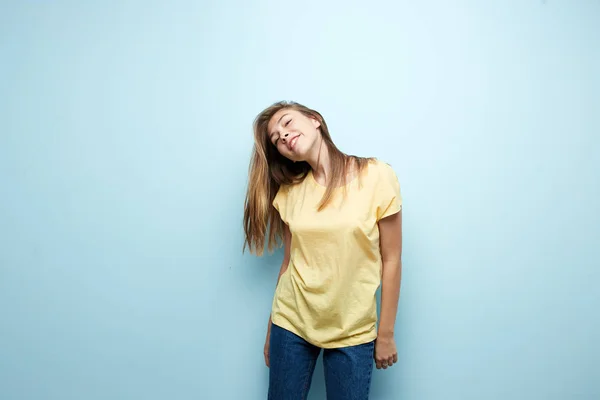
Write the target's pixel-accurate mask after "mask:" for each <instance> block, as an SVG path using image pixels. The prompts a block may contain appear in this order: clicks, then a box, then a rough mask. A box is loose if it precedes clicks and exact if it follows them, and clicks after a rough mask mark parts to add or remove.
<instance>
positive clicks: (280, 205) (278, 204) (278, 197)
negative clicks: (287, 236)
mask: <svg viewBox="0 0 600 400" xmlns="http://www.w3.org/2000/svg"><path fill="white" fill-rule="evenodd" d="M286 203H287V188H286V187H285V186H281V187H280V188H279V190H278V191H277V193H276V194H275V198H274V199H273V203H272V204H273V207H275V209H276V210H277V211H278V212H279V215H280V216H281V219H282V220H284V221H285V209H286V207H285V206H286Z"/></svg>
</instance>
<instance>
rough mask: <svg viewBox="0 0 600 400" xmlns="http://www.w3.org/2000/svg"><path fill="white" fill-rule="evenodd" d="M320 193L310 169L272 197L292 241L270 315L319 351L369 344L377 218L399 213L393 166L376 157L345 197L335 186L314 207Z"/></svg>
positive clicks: (376, 279) (377, 260)
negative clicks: (324, 200) (324, 201)
mask: <svg viewBox="0 0 600 400" xmlns="http://www.w3.org/2000/svg"><path fill="white" fill-rule="evenodd" d="M324 193H325V186H323V185H321V184H319V183H318V182H317V181H316V180H315V178H314V176H313V175H312V171H311V172H309V174H308V175H307V176H306V178H305V179H304V180H303V181H302V182H300V183H298V184H295V185H285V186H282V187H281V188H280V189H279V191H278V193H277V195H276V196H275V199H274V200H273V206H274V207H275V208H276V209H277V210H278V211H279V214H280V215H281V218H282V220H283V221H284V223H286V224H287V225H288V226H289V228H290V232H291V234H292V239H291V247H290V262H289V265H288V268H287V270H286V271H285V272H284V273H283V275H282V276H281V278H280V280H279V283H278V285H277V288H276V290H275V296H274V298H273V305H272V310H271V319H272V321H273V323H274V324H275V325H278V326H280V327H282V328H284V329H287V330H289V331H291V332H293V333H295V334H297V335H298V336H300V337H302V338H304V339H305V340H306V341H307V342H309V343H312V344H314V345H315V346H319V347H322V348H335V347H345V346H354V345H358V344H363V343H367V342H370V341H372V340H374V339H375V338H376V337H377V329H376V323H377V304H376V299H375V293H376V291H377V289H378V288H379V285H380V283H381V266H382V263H381V251H380V248H379V229H378V225H377V223H378V222H379V220H381V219H382V218H384V217H387V216H389V215H392V214H394V213H397V212H399V211H400V210H401V207H402V198H401V195H400V184H399V182H398V178H397V176H396V174H395V173H394V170H393V169H392V167H390V166H389V165H388V164H386V163H384V162H381V161H379V160H376V161H373V162H370V163H369V164H368V166H367V167H366V168H365V170H364V171H363V172H362V174H361V176H360V177H359V178H358V177H357V178H354V179H352V180H351V181H350V182H348V184H347V185H346V196H345V197H344V188H343V187H341V188H336V192H335V197H334V198H333V199H332V202H331V203H329V204H328V205H327V207H326V208H325V209H323V210H321V211H317V207H318V204H319V202H320V200H321V197H322V196H323V194H324Z"/></svg>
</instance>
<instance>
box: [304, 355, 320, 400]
mask: <svg viewBox="0 0 600 400" xmlns="http://www.w3.org/2000/svg"><path fill="white" fill-rule="evenodd" d="M316 361H317V360H316V359H315V360H313V361H311V362H310V364H309V369H308V370H309V371H312V370H313V368H314V367H315V363H316ZM311 379H312V374H310V373H309V374H307V375H306V380H305V381H304V387H303V388H302V400H305V399H306V398H307V397H308V387H309V384H310V381H311Z"/></svg>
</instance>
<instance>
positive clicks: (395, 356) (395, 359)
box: [394, 353, 398, 363]
mask: <svg viewBox="0 0 600 400" xmlns="http://www.w3.org/2000/svg"><path fill="white" fill-rule="evenodd" d="M397 362H398V353H396V354H394V363H397Z"/></svg>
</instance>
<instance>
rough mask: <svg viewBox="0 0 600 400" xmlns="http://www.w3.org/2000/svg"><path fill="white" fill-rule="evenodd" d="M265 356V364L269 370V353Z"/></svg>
mask: <svg viewBox="0 0 600 400" xmlns="http://www.w3.org/2000/svg"><path fill="white" fill-rule="evenodd" d="M264 356H265V364H266V366H267V368H269V353H265V354H264Z"/></svg>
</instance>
